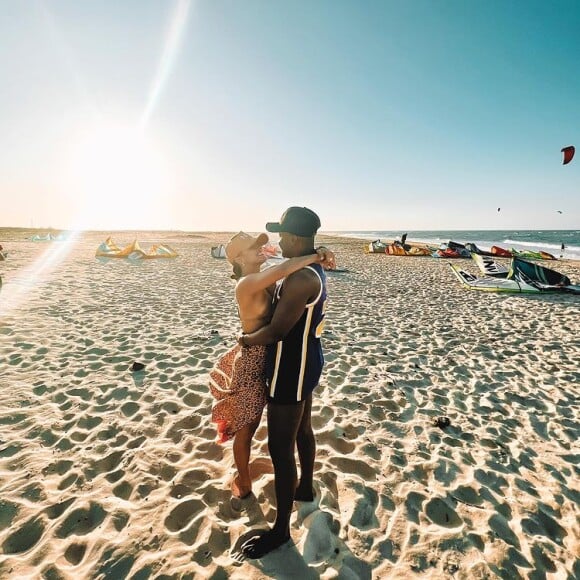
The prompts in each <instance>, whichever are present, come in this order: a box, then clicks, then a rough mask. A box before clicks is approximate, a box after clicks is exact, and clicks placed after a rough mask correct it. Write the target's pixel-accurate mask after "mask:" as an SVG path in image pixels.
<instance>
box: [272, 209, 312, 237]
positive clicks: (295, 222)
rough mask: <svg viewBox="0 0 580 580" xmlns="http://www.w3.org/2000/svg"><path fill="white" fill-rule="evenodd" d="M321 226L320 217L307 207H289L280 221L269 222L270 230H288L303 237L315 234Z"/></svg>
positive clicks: (287, 231)
mask: <svg viewBox="0 0 580 580" xmlns="http://www.w3.org/2000/svg"><path fill="white" fill-rule="evenodd" d="M319 227H320V218H319V217H318V216H317V215H316V214H315V213H314V212H313V211H312V210H311V209H308V208H307V207H289V208H288V209H287V210H286V211H285V212H284V213H283V214H282V217H281V218H280V221H279V222H268V223H267V224H266V230H268V231H269V232H286V233H289V234H294V235H296V236H300V237H302V238H309V237H311V236H313V235H314V234H315V233H316V232H317V231H318V228H319Z"/></svg>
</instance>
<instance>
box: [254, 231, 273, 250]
mask: <svg viewBox="0 0 580 580" xmlns="http://www.w3.org/2000/svg"><path fill="white" fill-rule="evenodd" d="M269 239H270V238H268V234H260V235H259V236H258V237H257V238H256V239H255V240H254V242H253V243H252V245H251V246H250V248H259V247H260V246H263V245H265V244H267V243H268V240H269Z"/></svg>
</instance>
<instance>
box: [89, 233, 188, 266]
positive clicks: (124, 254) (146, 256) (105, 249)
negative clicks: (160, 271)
mask: <svg viewBox="0 0 580 580" xmlns="http://www.w3.org/2000/svg"><path fill="white" fill-rule="evenodd" d="M177 255H178V254H177V252H176V251H175V250H174V249H173V248H172V247H170V246H168V245H166V244H154V245H153V246H151V248H150V249H149V251H148V252H145V251H144V250H143V249H142V248H141V246H140V245H139V242H138V241H137V240H135V241H134V242H133V243H131V244H129V245H128V246H125V247H124V248H119V246H117V244H115V242H113V240H112V238H111V237H108V238H107V239H106V240H105V241H104V242H103V243H102V244H101V245H100V246H99V247H98V248H97V251H96V253H95V256H96V257H97V258H127V259H129V260H151V259H154V258H176V257H177Z"/></svg>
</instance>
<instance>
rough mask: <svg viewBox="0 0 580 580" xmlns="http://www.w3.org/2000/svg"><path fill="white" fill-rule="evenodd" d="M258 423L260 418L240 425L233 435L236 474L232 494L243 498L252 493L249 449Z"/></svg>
mask: <svg viewBox="0 0 580 580" xmlns="http://www.w3.org/2000/svg"><path fill="white" fill-rule="evenodd" d="M259 424H260V419H258V420H257V421H255V422H254V423H251V424H250V425H246V426H245V427H242V428H241V429H240V430H239V431H237V432H236V434H235V436H234V446H233V449H234V462H235V464H236V468H237V470H238V475H237V476H236V477H235V479H234V480H233V481H232V486H231V488H232V494H233V495H234V497H238V498H240V499H243V498H245V497H247V496H248V495H250V493H252V478H251V477H250V451H251V449H252V439H253V437H254V433H255V432H256V429H257V428H258V425H259Z"/></svg>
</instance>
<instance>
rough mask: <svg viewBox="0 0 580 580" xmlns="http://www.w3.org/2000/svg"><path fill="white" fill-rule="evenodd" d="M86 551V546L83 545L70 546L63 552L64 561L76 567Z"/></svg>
mask: <svg viewBox="0 0 580 580" xmlns="http://www.w3.org/2000/svg"><path fill="white" fill-rule="evenodd" d="M86 551H87V546H86V545H85V544H75V543H73V544H71V545H70V546H69V547H68V548H67V549H66V550H65V552H64V557H65V558H66V560H67V561H68V562H69V563H70V564H72V565H73V566H76V565H77V564H79V563H80V562H81V561H82V559H83V558H84V557H85V552H86Z"/></svg>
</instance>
